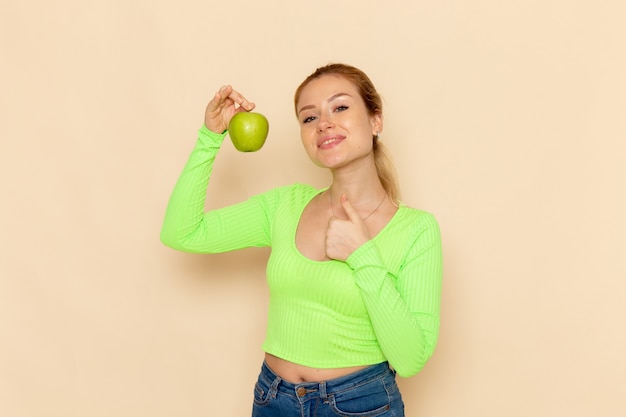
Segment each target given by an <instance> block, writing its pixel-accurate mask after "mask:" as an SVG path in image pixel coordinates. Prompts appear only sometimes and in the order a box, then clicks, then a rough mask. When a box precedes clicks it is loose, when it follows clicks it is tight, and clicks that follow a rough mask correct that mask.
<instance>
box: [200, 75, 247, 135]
mask: <svg viewBox="0 0 626 417" xmlns="http://www.w3.org/2000/svg"><path fill="white" fill-rule="evenodd" d="M253 109H254V103H251V102H249V101H248V100H246V98H245V97H244V96H243V95H242V94H241V93H239V92H238V91H236V90H235V89H233V87H231V86H230V85H225V86H223V87H222V88H220V89H219V91H218V92H217V93H215V96H214V97H213V98H212V99H211V101H209V104H207V107H206V111H205V113H204V125H205V126H206V128H207V129H209V130H211V131H213V132H215V133H222V132H223V131H225V130H226V129H227V128H228V122H229V120H231V118H232V117H233V116H234V115H235V114H237V113H240V112H247V111H251V110H253Z"/></svg>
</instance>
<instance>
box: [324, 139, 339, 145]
mask: <svg viewBox="0 0 626 417" xmlns="http://www.w3.org/2000/svg"><path fill="white" fill-rule="evenodd" d="M336 141H337V138H332V139H328V140H325V141H324V142H322V145H328V144H329V143H332V142H336Z"/></svg>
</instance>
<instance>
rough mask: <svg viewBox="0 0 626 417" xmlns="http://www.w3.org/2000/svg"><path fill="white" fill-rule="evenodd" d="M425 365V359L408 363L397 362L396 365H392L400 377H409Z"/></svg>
mask: <svg viewBox="0 0 626 417" xmlns="http://www.w3.org/2000/svg"><path fill="white" fill-rule="evenodd" d="M424 365H426V361H425V360H424V361H415V362H413V363H410V364H398V366H394V365H392V367H393V369H394V370H395V371H396V373H397V374H398V375H399V376H401V377H402V378H409V377H411V376H414V375H417V374H418V373H419V372H420V371H421V370H422V368H424Z"/></svg>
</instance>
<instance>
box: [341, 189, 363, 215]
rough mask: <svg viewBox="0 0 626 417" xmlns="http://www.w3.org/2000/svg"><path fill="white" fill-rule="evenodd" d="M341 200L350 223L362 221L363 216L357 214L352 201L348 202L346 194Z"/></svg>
mask: <svg viewBox="0 0 626 417" xmlns="http://www.w3.org/2000/svg"><path fill="white" fill-rule="evenodd" d="M339 200H340V201H341V206H342V207H343V210H344V211H345V212H346V214H347V215H348V219H349V220H350V221H352V222H359V221H361V220H362V219H361V216H360V215H359V213H357V211H356V210H355V209H354V207H352V203H350V200H348V197H347V196H346V195H345V194H342V195H341V198H340V199H339Z"/></svg>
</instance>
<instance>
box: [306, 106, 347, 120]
mask: <svg viewBox="0 0 626 417" xmlns="http://www.w3.org/2000/svg"><path fill="white" fill-rule="evenodd" d="M348 108H349V107H348V106H344V105H343V104H342V105H340V106H337V108H336V109H335V111H336V112H337V111H340V112H341V111H346V110H348ZM314 119H315V116H309V117H307V118H306V119H304V120H303V121H302V123H310V122H312V121H313V120H314Z"/></svg>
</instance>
